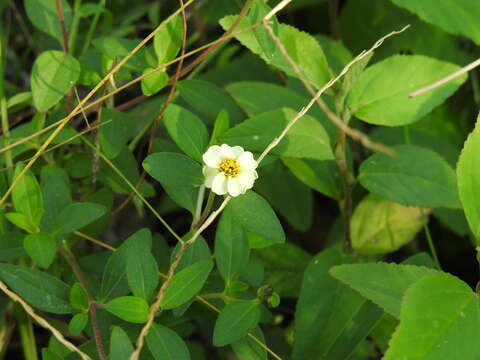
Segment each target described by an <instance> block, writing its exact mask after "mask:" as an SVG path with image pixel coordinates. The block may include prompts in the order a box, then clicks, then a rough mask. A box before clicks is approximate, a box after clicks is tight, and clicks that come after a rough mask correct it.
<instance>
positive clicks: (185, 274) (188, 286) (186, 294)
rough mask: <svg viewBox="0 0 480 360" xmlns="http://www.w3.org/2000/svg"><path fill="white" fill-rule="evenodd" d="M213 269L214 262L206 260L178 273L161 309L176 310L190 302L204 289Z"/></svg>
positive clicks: (168, 289)
mask: <svg viewBox="0 0 480 360" xmlns="http://www.w3.org/2000/svg"><path fill="white" fill-rule="evenodd" d="M212 268H213V263H212V261H211V260H205V261H200V262H197V263H195V264H193V265H190V266H188V267H186V268H185V269H183V270H181V271H179V272H177V273H176V274H175V275H174V276H173V278H172V281H171V282H170V285H169V286H168V288H167V289H166V290H165V295H164V297H163V300H162V302H161V304H160V307H161V308H162V309H164V310H168V309H174V308H176V307H178V306H180V305H182V304H184V303H186V302H187V301H189V300H190V299H191V298H193V297H194V296H195V295H197V293H198V292H199V291H200V290H201V289H202V287H203V285H204V283H205V281H207V278H208V275H209V274H210V271H212Z"/></svg>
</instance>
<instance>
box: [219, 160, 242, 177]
mask: <svg viewBox="0 0 480 360" xmlns="http://www.w3.org/2000/svg"><path fill="white" fill-rule="evenodd" d="M220 171H221V172H223V173H224V174H225V175H226V176H235V175H238V173H239V172H240V164H239V163H238V162H237V160H235V159H229V158H225V159H223V160H222V162H221V163H220Z"/></svg>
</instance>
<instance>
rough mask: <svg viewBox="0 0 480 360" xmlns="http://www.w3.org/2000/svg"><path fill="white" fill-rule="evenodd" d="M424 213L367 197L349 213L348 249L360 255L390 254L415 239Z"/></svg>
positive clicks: (414, 208)
mask: <svg viewBox="0 0 480 360" xmlns="http://www.w3.org/2000/svg"><path fill="white" fill-rule="evenodd" d="M422 212H423V214H426V213H428V210H422V209H421V208H418V207H412V206H404V205H400V204H398V203H395V202H393V201H390V200H386V199H383V198H381V197H379V196H377V195H375V194H368V195H367V196H366V197H365V198H363V199H362V200H361V201H360V202H359V203H358V205H357V207H356V208H355V210H354V211H353V215H352V219H351V224H350V226H351V240H352V247H353V249H354V250H355V251H357V252H358V253H360V254H386V253H389V252H393V251H395V250H397V249H399V248H400V247H402V246H403V245H405V244H407V243H409V242H410V241H412V240H413V239H414V238H415V235H416V234H417V233H418V231H419V230H420V229H421V228H422V226H423V221H424V220H423V216H422Z"/></svg>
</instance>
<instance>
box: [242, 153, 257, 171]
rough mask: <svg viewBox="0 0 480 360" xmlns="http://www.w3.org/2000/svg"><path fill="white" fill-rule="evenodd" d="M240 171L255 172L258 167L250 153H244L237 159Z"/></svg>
mask: <svg viewBox="0 0 480 360" xmlns="http://www.w3.org/2000/svg"><path fill="white" fill-rule="evenodd" d="M237 161H238V163H239V164H240V168H241V169H242V170H244V169H245V170H255V169H256V168H257V166H258V164H257V162H256V161H255V159H254V158H253V154H252V153H251V152H250V151H245V152H244V153H243V154H242V155H240V156H239V157H238V159H237Z"/></svg>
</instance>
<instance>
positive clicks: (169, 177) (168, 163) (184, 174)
mask: <svg viewBox="0 0 480 360" xmlns="http://www.w3.org/2000/svg"><path fill="white" fill-rule="evenodd" d="M143 168H144V169H145V170H146V172H147V173H148V174H149V175H150V176H152V177H153V178H154V179H155V180H157V181H158V182H159V183H160V184H162V186H163V188H164V189H165V191H166V192H167V194H168V195H169V196H170V197H171V199H172V200H173V201H175V202H176V203H177V204H178V205H180V206H181V207H183V208H185V209H187V210H188V211H190V212H191V213H192V214H193V213H194V212H195V206H196V202H197V192H198V191H197V189H196V188H197V187H198V186H200V185H202V184H203V175H202V168H201V166H200V165H199V164H198V163H196V162H195V161H193V160H192V159H190V158H189V157H187V156H185V155H182V154H177V153H168V152H161V153H155V154H152V155H149V156H148V157H147V158H146V159H145V160H144V161H143Z"/></svg>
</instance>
